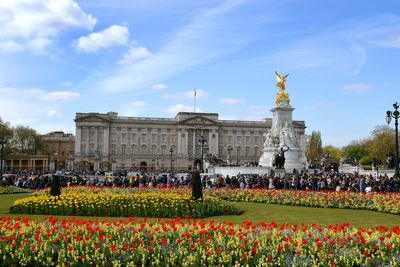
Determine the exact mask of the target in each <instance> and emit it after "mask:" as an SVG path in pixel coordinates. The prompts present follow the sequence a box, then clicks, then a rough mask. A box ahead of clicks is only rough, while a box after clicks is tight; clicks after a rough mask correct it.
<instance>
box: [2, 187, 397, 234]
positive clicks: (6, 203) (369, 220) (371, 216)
mask: <svg viewBox="0 0 400 267" xmlns="http://www.w3.org/2000/svg"><path fill="white" fill-rule="evenodd" d="M28 195H29V194H27V193H21V194H1V195H0V216H8V215H10V214H9V213H8V208H9V207H10V206H11V205H12V203H13V202H14V201H15V200H16V199H19V198H24V197H27V196H28ZM235 205H237V206H238V207H239V208H241V209H242V210H244V211H245V213H244V214H243V215H237V216H236V215H233V216H216V217H210V218H209V219H213V220H215V221H217V222H219V221H225V222H233V223H241V222H243V221H252V222H260V221H263V222H267V223H268V222H272V221H274V222H276V223H278V224H284V223H288V224H302V223H304V224H312V223H316V224H320V225H328V224H335V223H343V222H349V223H350V224H351V225H352V226H355V227H363V228H370V227H374V226H377V225H385V226H387V227H393V226H397V225H400V216H399V215H393V214H386V213H380V212H374V211H367V210H349V209H330V208H309V207H295V206H284V205H273V204H263V203H249V202H237V203H235ZM11 216H13V217H15V216H21V215H11ZM22 217H31V218H37V219H41V218H46V217H48V216H47V215H26V216H24V215H22ZM63 217H68V216H63ZM80 218H94V217H80ZM102 218H105V217H101V219H102Z"/></svg>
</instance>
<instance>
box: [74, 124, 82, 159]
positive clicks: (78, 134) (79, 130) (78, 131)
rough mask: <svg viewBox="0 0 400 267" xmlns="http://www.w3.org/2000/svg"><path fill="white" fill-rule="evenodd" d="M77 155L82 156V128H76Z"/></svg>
mask: <svg viewBox="0 0 400 267" xmlns="http://www.w3.org/2000/svg"><path fill="white" fill-rule="evenodd" d="M75 135H76V136H75V154H81V143H82V128H81V126H76V133H75Z"/></svg>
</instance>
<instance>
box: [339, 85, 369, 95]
mask: <svg viewBox="0 0 400 267" xmlns="http://www.w3.org/2000/svg"><path fill="white" fill-rule="evenodd" d="M373 88H374V87H373V86H372V84H367V83H352V84H346V85H344V86H343V87H342V90H343V91H345V92H346V93H352V92H370V91H372V90H373Z"/></svg>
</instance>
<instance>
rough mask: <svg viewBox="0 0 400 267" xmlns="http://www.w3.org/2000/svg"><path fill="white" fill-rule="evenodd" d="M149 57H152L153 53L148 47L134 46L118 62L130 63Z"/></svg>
mask: <svg viewBox="0 0 400 267" xmlns="http://www.w3.org/2000/svg"><path fill="white" fill-rule="evenodd" d="M148 57H151V53H150V51H149V50H147V48H146V47H144V46H140V47H132V48H131V49H130V50H129V51H128V52H127V53H126V54H125V55H124V56H123V58H122V59H121V60H120V61H119V62H118V63H120V64H129V63H132V62H134V61H138V60H142V59H145V58H148Z"/></svg>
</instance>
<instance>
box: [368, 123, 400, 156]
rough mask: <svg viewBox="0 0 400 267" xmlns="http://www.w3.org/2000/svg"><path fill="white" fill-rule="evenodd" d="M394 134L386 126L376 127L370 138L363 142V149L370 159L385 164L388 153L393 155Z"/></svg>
mask: <svg viewBox="0 0 400 267" xmlns="http://www.w3.org/2000/svg"><path fill="white" fill-rule="evenodd" d="M394 139H395V133H394V130H393V129H392V128H390V127H388V126H386V125H385V126H376V127H375V128H374V130H372V132H371V137H370V138H369V139H367V140H366V141H365V148H366V150H367V151H368V155H369V157H370V158H374V157H375V158H377V159H378V160H381V161H382V162H385V160H386V158H387V155H388V154H389V153H393V154H395V144H394Z"/></svg>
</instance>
